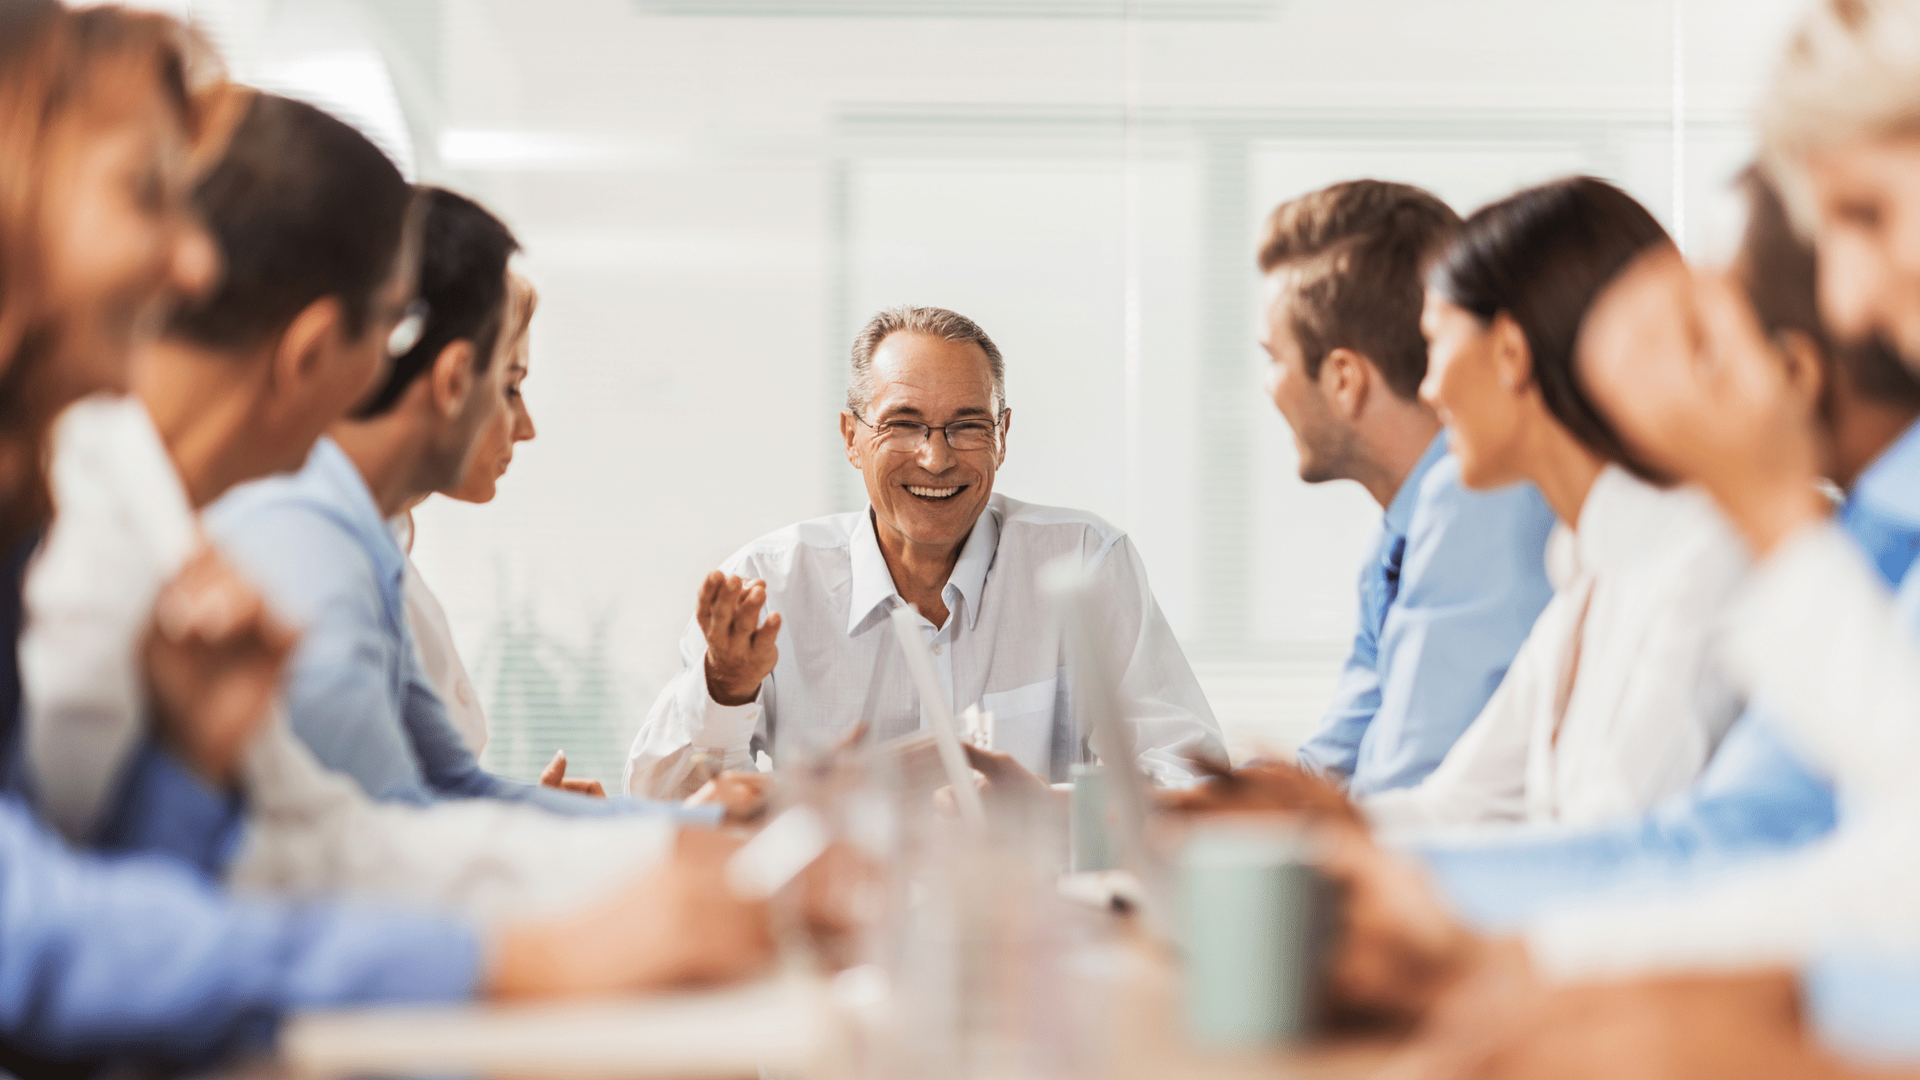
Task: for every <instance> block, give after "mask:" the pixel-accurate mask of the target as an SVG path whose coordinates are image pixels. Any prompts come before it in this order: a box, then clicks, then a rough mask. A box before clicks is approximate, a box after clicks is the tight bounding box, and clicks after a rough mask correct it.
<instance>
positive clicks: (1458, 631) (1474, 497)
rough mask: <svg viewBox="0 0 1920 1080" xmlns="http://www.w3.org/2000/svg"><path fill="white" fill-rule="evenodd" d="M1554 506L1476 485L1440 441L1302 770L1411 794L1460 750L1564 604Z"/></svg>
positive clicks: (1396, 517) (1383, 558)
mask: <svg viewBox="0 0 1920 1080" xmlns="http://www.w3.org/2000/svg"><path fill="white" fill-rule="evenodd" d="M1553 525H1554V517H1553V511H1552V510H1550V509H1548V508H1547V504H1546V501H1545V500H1543V499H1542V498H1541V497H1540V493H1539V492H1538V491H1535V490H1534V488H1533V485H1531V484H1518V485H1515V486H1513V487H1509V488H1505V489H1502V490H1500V491H1491V492H1479V491H1470V490H1468V489H1467V488H1466V487H1465V486H1463V485H1462V484H1461V483H1460V462H1459V460H1458V459H1457V458H1455V457H1454V456H1453V455H1452V454H1449V453H1448V452H1447V444H1446V435H1445V434H1444V433H1442V434H1440V435H1438V436H1435V437H1434V440H1433V443H1432V445H1430V446H1428V447H1427V451H1426V453H1425V454H1424V455H1423V456H1422V457H1421V459H1420V463H1419V464H1418V465H1415V466H1414V468H1413V471H1412V472H1411V473H1409V474H1408V475H1407V479H1406V481H1405V482H1403V483H1402V484H1401V485H1400V490H1399V491H1398V492H1397V493H1395V495H1394V497H1393V502H1392V504H1391V505H1389V506H1388V507H1387V512H1386V514H1385V516H1384V517H1383V518H1382V519H1381V522H1380V537H1379V539H1378V541H1377V542H1376V543H1375V548H1374V556H1373V558H1371V559H1369V560H1368V561H1367V563H1366V565H1365V566H1363V567H1362V568H1361V570H1360V620H1359V629H1358V630H1357V631H1356V632H1355V634H1354V638H1353V652H1352V653H1351V655H1349V656H1348V657H1347V662H1346V665H1345V667H1344V668H1342V670H1341V672H1340V682H1339V686H1338V688H1337V689H1336V690H1335V691H1334V696H1333V704H1332V705H1331V706H1330V707H1329V708H1328V709H1327V714H1326V717H1325V719H1324V720H1322V721H1321V726H1320V730H1319V731H1318V732H1316V733H1315V734H1314V735H1313V737H1312V738H1310V739H1308V740H1307V741H1306V742H1305V743H1303V744H1302V745H1301V746H1300V749H1299V751H1298V752H1297V755H1296V757H1297V760H1298V761H1299V762H1300V764H1301V765H1303V766H1305V767H1307V768H1310V769H1313V770H1315V771H1317V772H1320V773H1324V774H1326V775H1329V776H1333V777H1344V778H1345V779H1346V781H1347V785H1348V789H1349V791H1350V792H1351V793H1352V794H1353V795H1354V796H1355V797H1356V798H1358V797H1360V796H1363V795H1367V794H1370V793H1372V792H1376V791H1385V790H1387V789H1389V788H1399V787H1410V786H1412V785H1414V784H1417V783H1419V782H1420V781H1422V780H1424V779H1426V776H1427V774H1428V773H1430V772H1432V771H1433V770H1434V767H1435V766H1437V765H1439V764H1440V760H1441V759H1442V758H1444V757H1446V756H1447V751H1448V750H1449V749H1451V748H1452V747H1453V744H1454V741H1455V740H1457V739H1459V737H1460V734H1461V732H1464V731H1466V730H1467V727H1468V725H1470V724H1472V723H1473V721H1474V718H1475V717H1477V716H1479V715H1480V710H1481V709H1482V708H1484V707H1485V706H1486V704H1487V699H1488V698H1490V697H1492V696H1493V691H1494V690H1495V689H1496V688H1497V687H1499V685H1500V680H1501V679H1502V678H1504V677H1505V676H1506V673H1507V666H1508V665H1509V664H1511V663H1512V662H1513V656H1514V654H1515V653H1516V652H1518V651H1519V650H1520V643H1521V642H1523V641H1525V640H1526V638H1527V634H1528V632H1529V631H1531V630H1532V629H1533V623H1534V620H1536V619H1538V618H1539V617H1540V611H1541V609H1542V608H1544V607H1546V606H1547V601H1548V600H1550V599H1552V598H1553V587H1552V586H1551V585H1550V584H1549V583H1548V582H1547V572H1546V545H1547V536H1548V534H1549V533H1551V532H1552V531H1553Z"/></svg>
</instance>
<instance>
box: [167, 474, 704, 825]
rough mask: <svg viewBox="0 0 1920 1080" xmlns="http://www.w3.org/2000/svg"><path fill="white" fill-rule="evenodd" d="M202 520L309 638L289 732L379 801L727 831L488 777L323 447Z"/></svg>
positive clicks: (354, 489)
mask: <svg viewBox="0 0 1920 1080" xmlns="http://www.w3.org/2000/svg"><path fill="white" fill-rule="evenodd" d="M203 520H204V522H205V524H206V526H207V529H208V532H209V534H210V535H211V536H212V537H213V539H214V542H215V543H217V544H218V545H219V546H220V548H221V550H222V551H224V552H225V553H226V554H227V555H228V556H229V557H231V558H232V559H233V560H234V562H235V564H236V565H238V566H239V567H240V568H241V570H242V571H243V572H244V573H246V574H247V576H248V577H250V578H251V579H252V580H253V581H254V582H255V583H256V584H258V585H259V586H260V588H261V590H262V591H263V592H264V593H265V594H266V596H267V598H268V599H269V600H270V601H271V602H272V603H273V604H274V606H275V607H276V608H277V609H278V610H280V611H281V612H282V613H283V614H285V615H286V616H287V617H289V618H290V619H291V620H292V621H293V622H294V624H295V625H297V626H299V627H300V628H301V638H300V645H299V647H298V649H297V650H296V651H295V653H294V657H293V661H292V663H291V665H290V668H291V670H290V671H289V673H288V678H287V690H286V701H287V710H288V716H289V719H291V720H292V722H293V728H294V730H295V731H296V732H298V733H299V735H300V737H301V738H302V739H303V740H305V742H306V743H307V745H308V746H310V747H312V748H313V752H314V755H315V756H316V757H318V758H319V759H320V761H321V762H322V763H323V764H325V765H326V766H327V767H328V768H331V769H334V770H336V771H339V772H343V773H346V774H348V775H349V776H352V777H353V778H354V779H356V780H358V781H359V782H360V785H361V786H362V787H364V788H365V789H366V790H367V792H368V794H370V795H372V796H373V797H375V798H377V799H391V800H398V801H401V802H408V803H414V804H418V805H424V804H427V803H431V802H433V801H435V800H437V799H465V798H489V799H509V800H515V801H520V802H528V803H533V804H535V805H538V806H541V807H544V808H546V809H548V810H552V811H554V812H557V813H562V814H575V815H586V814H622V813H658V814H666V815H669V816H672V817H675V818H676V819H679V820H683V821H691V822H698V823H703V824H711V823H716V822H718V820H719V818H720V815H721V814H722V813H723V812H724V809H723V808H722V807H719V806H703V807H697V808H684V807H681V806H680V805H679V804H678V803H662V802H651V801H648V800H639V799H628V798H625V797H614V798H610V799H596V798H590V797H588V796H584V795H578V794H575V793H573V792H570V791H562V790H559V789H556V788H548V787H541V786H539V785H537V784H526V783H521V782H519V781H514V780H508V779H504V778H502V777H499V776H495V775H493V774H492V773H489V772H486V771H485V770H483V769H481V768H480V763H479V762H478V761H477V760H475V758H474V756H473V752H472V751H470V750H468V749H467V746H466V743H465V741H464V740H462V739H461V737H460V732H459V731H458V729H456V728H455V727H454V726H453V721H452V720H450V719H449V718H448V717H447V710H446V706H445V705H444V704H442V703H441V701H440V697H439V695H438V694H436V693H435V692H434V689H433V685H432V683H431V682H430V681H429V680H428V679H427V675H426V672H425V671H424V670H423V668H422V666H421V664H420V657H419V652H418V651H417V650H416V649H415V647H414V643H413V633H412V631H411V630H410V629H409V628H408V626H407V618H406V606H405V601H404V599H403V597H402V593H401V588H402V585H401V582H402V575H403V574H404V572H405V566H406V561H405V557H404V555H403V554H402V552H401V551H400V545H399V544H398V543H397V542H395V540H394V538H393V534H392V533H391V532H389V531H388V529H387V524H386V521H385V520H384V519H383V518H382V517H381V515H380V510H379V507H378V506H377V505H376V504H375V503H374V501H373V493H372V492H371V491H369V490H368V489H367V485H366V481H364V480H363V479H362V478H361V476H360V471H359V470H358V469H357V468H355V467H354V464H353V462H352V460H351V459H349V458H348V457H347V455H346V454H345V453H344V452H343V451H341V449H340V448H339V446H337V445H335V444H334V442H333V440H331V439H326V438H322V439H321V440H320V441H319V443H318V444H317V445H316V446H315V447H314V449H313V453H312V454H311V455H309V457H308V458H307V463H306V466H305V467H304V468H302V469H301V470H300V471H299V472H298V473H295V474H293V475H292V476H280V477H273V478H270V479H266V480H259V481H255V482H254V483H251V484H245V485H242V486H241V487H238V488H236V489H234V490H233V491H232V492H229V493H228V494H227V495H226V496H225V497H224V498H222V499H220V500H219V501H218V502H216V503H215V504H214V505H213V506H212V507H210V508H209V509H208V510H207V512H206V514H205V515H204V516H203Z"/></svg>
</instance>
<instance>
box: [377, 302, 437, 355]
mask: <svg viewBox="0 0 1920 1080" xmlns="http://www.w3.org/2000/svg"><path fill="white" fill-rule="evenodd" d="M430 310H431V309H429V308H428V307H427V302H426V301H425V300H414V301H412V302H410V303H409V304H407V306H406V307H405V308H402V309H401V312H400V321H399V322H396V323H394V324H393V332H392V333H390V334H388V335H387V356H388V357H389V358H391V359H394V360H398V359H400V358H401V357H403V356H405V355H407V354H408V353H410V352H412V351H413V347H414V346H415V345H418V344H420V339H421V338H422V337H424V336H426V333H427V314H428V312H429V311H430Z"/></svg>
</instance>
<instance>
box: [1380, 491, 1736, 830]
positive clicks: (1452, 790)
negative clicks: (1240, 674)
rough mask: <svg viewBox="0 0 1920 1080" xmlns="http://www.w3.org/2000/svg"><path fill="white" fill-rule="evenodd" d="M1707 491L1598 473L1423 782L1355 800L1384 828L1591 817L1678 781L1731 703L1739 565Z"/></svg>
mask: <svg viewBox="0 0 1920 1080" xmlns="http://www.w3.org/2000/svg"><path fill="white" fill-rule="evenodd" d="M1747 561H1748V559H1747V555H1746V552H1745V548H1744V547H1743V546H1742V545H1741V544H1740V542H1739V539H1738V537H1736V536H1735V534H1734V533H1733V530H1732V528H1731V527H1730V526H1729V525H1728V524H1727V523H1726V521H1725V520H1724V519H1723V518H1722V517H1721V516H1720V513H1719V511H1718V510H1717V509H1715V507H1714V506H1713V505H1712V503H1711V502H1710V501H1709V500H1708V499H1707V497H1706V496H1704V495H1702V494H1701V493H1699V492H1697V491H1694V490H1690V489H1685V488H1681V489H1675V490H1662V489H1660V488H1656V487H1654V486H1653V485H1651V484H1647V483H1645V482H1643V481H1641V480H1638V479H1636V478H1634V477H1633V476H1632V475H1630V474H1628V473H1627V472H1626V471H1625V470H1623V469H1620V468H1617V467H1614V466H1608V467H1607V468H1605V469H1604V470H1602V471H1601V473H1600V476H1599V477H1598V478H1597V479H1596V480H1595V481H1594V484H1593V488H1592V490H1591V491H1589V492H1588V494H1587V500H1586V503H1585V504H1584V505H1583V506H1582V507H1581V510H1580V527H1579V529H1578V530H1577V531H1575V530H1571V529H1568V528H1567V527H1566V525H1565V524H1564V523H1562V524H1561V525H1560V526H1559V527H1558V528H1556V529H1555V530H1554V534H1553V536H1552V538H1551V539H1550V540H1549V541H1548V543H1547V574H1548V578H1549V579H1550V580H1551V581H1552V582H1553V585H1554V597H1553V600H1552V601H1551V602H1549V603H1548V604H1547V607H1546V610H1544V611H1542V612H1541V613H1540V618H1539V620H1538V621H1537V622H1535V623H1534V626H1533V631H1532V632H1531V633H1530V634H1529V635H1528V636H1527V640H1526V641H1525V643H1523V644H1522V645H1521V647H1520V652H1519V653H1518V655H1516V656H1515V657H1514V660H1513V665H1512V666H1511V667H1510V668H1508V669H1507V676H1506V678H1505V680H1503V681H1502V682H1501V684H1500V688H1499V689H1498V690H1496V691H1494V695H1493V697H1492V699H1490V700H1489V701H1488V702H1487V705H1486V708H1485V709H1483V710H1482V711H1481V713H1480V716H1479V717H1478V718H1477V719H1475V720H1474V722H1473V724H1472V726H1470V727H1469V728H1468V729H1467V731H1466V733H1465V734H1463V735H1462V736H1461V737H1460V741H1459V742H1457V743H1455V744H1454V746H1453V749H1452V750H1451V751H1449V752H1448V754H1447V756H1446V758H1445V759H1444V760H1442V761H1441V763H1440V766H1439V768H1437V769H1435V770H1434V771H1433V773H1432V774H1431V775H1430V776H1428V777H1427V779H1426V780H1425V781H1423V782H1422V783H1420V784H1418V785H1416V786H1414V787H1410V788H1402V789H1399V790H1395V791H1386V792H1381V793H1379V794H1376V795H1374V796H1372V797H1370V798H1368V799H1366V800H1365V801H1364V802H1363V803H1362V807H1363V808H1364V810H1365V811H1366V813H1367V815H1368V817H1369V818H1371V819H1372V820H1373V822H1374V824H1375V825H1376V826H1377V827H1380V828H1383V829H1416V828H1421V829H1424V828H1441V827H1453V826H1463V825H1482V824H1490V823H1496V822H1521V821H1526V822H1552V823H1558V824H1565V825H1590V824H1594V823H1597V822H1601V821H1605V820H1608V819H1610V818H1617V817H1623V816H1627V815H1631V814H1636V813H1640V812H1643V811H1645V810H1646V809H1647V808H1649V807H1650V806H1652V805H1653V804H1654V803H1655V802H1657V801H1659V800H1660V799H1661V798H1663V797H1665V796H1667V795H1670V794H1673V793H1674V792H1677V791H1680V790H1682V789H1684V788H1685V787H1686V786H1687V785H1688V784H1690V783H1691V782H1692V781H1693V779H1694V777H1695V776H1697V775H1698V774H1699V772H1700V770H1701V769H1702V768H1703V767H1705V765H1706V762H1707V759H1708V758H1709V757H1711V756H1712V754H1713V751H1714V748H1715V747H1716V746H1718V745H1719V743H1720V738H1721V736H1722V735H1724V734H1726V731H1727V728H1728V727H1730V726H1731V725H1732V723H1733V721H1734V719H1735V718H1736V717H1737V716H1738V714H1739V712H1740V708H1741V704H1742V702H1741V698H1740V695H1739V694H1738V693H1737V691H1736V690H1735V689H1734V687H1733V685H1732V683H1731V682H1730V681H1729V680H1728V679H1727V678H1725V677H1724V676H1723V674H1722V673H1721V672H1720V671H1719V670H1718V669H1717V666H1716V664H1715V663H1714V659H1713V656H1712V653H1713V649H1714V644H1715V638H1716V634H1715V629H1716V627H1717V625H1718V621H1717V620H1718V617H1719V616H1720V614H1721V612H1722V610H1723V608H1724V607H1725V606H1726V604H1727V602H1728V600H1729V597H1730V596H1731V594H1732V592H1733V590H1734V588H1735V586H1736V585H1737V583H1738V582H1739V580H1740V577H1741V575H1742V573H1743V572H1744V571H1745V569H1746V566H1747Z"/></svg>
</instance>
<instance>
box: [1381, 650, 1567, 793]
mask: <svg viewBox="0 0 1920 1080" xmlns="http://www.w3.org/2000/svg"><path fill="white" fill-rule="evenodd" d="M1548 661H1549V657H1548V655H1547V654H1546V653H1545V652H1544V651H1543V649H1542V646H1541V641H1540V639H1539V638H1537V637H1536V638H1532V639H1529V640H1528V641H1527V642H1526V644H1524V645H1522V646H1521V647H1520V653H1519V655H1518V656H1516V657H1514V661H1513V667H1512V668H1511V669H1510V670H1509V671H1508V673H1507V677H1506V679H1505V680H1504V681H1503V682H1501V684H1500V688H1499V689H1498V690H1495V691H1494V694H1493V697H1492V699H1491V700H1489V701H1488V702H1487V707H1486V708H1485V709H1483V710H1481V712H1480V715H1479V716H1478V717H1477V718H1475V719H1474V721H1473V723H1472V724H1471V725H1469V726H1468V728H1467V731H1466V734H1464V735H1462V736H1460V739H1459V740H1458V741H1457V742H1455V743H1454V744H1453V748H1452V749H1451V750H1449V751H1448V752H1447V756H1446V757H1445V758H1444V759H1442V760H1441V762H1440V765H1439V766H1438V767H1437V768H1435V769H1434V770H1433V772H1432V773H1431V774H1430V775H1428V777H1427V778H1426V779H1425V780H1423V781H1421V782H1420V783H1418V784H1415V785H1414V786H1413V787H1406V788H1395V789H1393V790H1391V791H1380V792H1375V793H1374V794H1372V795H1369V796H1367V797H1366V798H1364V799H1362V800H1360V809H1361V810H1362V811H1363V812H1364V813H1365V814H1366V815H1367V817H1368V819H1369V820H1371V821H1372V822H1373V825H1374V827H1375V828H1377V829H1380V830H1382V831H1392V830H1400V829H1435V828H1451V827H1455V826H1462V825H1483V824H1489V823H1493V822H1503V821H1504V822H1518V821H1523V820H1525V819H1526V809H1527V808H1526V796H1527V792H1526V777H1527V755H1528V753H1529V751H1530V748H1531V745H1532V735H1533V711H1532V710H1533V708H1534V707H1535V706H1536V702H1537V699H1538V698H1539V697H1540V696H1541V694H1542V693H1544V687H1545V686H1546V685H1550V683H1551V679H1552V672H1553V665H1552V664H1551V663H1549V662H1548Z"/></svg>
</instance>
